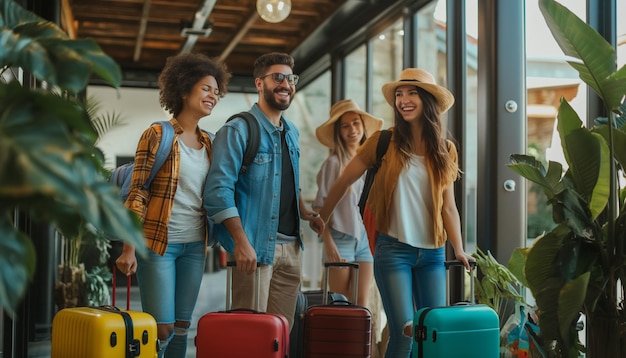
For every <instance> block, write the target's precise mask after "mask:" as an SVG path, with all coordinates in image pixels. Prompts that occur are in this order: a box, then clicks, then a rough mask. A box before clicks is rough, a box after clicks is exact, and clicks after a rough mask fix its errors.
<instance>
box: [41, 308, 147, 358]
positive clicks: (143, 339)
mask: <svg viewBox="0 0 626 358" xmlns="http://www.w3.org/2000/svg"><path fill="white" fill-rule="evenodd" d="M127 333H129V336H128V337H127ZM129 341H130V343H128V342H129ZM157 345H158V339H157V325H156V321H155V320H154V318H153V317H152V316H151V315H149V314H147V313H144V312H137V311H124V310H119V309H117V308H115V307H113V306H104V307H75V308H64V309H62V310H60V311H59V312H57V314H56V315H55V316H54V319H53V320H52V358H87V357H89V358H100V357H101V358H115V357H120V358H127V357H150V358H155V357H157V351H158V349H157Z"/></svg>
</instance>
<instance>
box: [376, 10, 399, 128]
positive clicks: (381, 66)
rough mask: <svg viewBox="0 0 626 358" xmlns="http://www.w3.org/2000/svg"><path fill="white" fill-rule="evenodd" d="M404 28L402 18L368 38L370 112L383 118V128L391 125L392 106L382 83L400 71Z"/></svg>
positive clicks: (393, 79) (388, 80)
mask: <svg viewBox="0 0 626 358" xmlns="http://www.w3.org/2000/svg"><path fill="white" fill-rule="evenodd" d="M403 38H404V29H403V21H402V19H400V20H398V21H396V22H395V23H394V24H393V25H391V26H390V27H388V28H387V29H385V30H383V31H382V32H380V33H379V34H378V35H376V36H375V37H373V38H372V39H371V40H370V46H372V57H373V64H372V112H373V113H374V114H376V115H377V116H379V117H381V118H383V119H384V120H385V124H384V125H383V128H387V127H390V126H392V125H393V108H392V107H391V106H390V105H389V104H388V103H387V101H385V98H384V97H383V95H382V91H381V88H382V86H383V84H385V83H387V82H391V81H395V80H397V79H398V76H400V72H402V57H403Z"/></svg>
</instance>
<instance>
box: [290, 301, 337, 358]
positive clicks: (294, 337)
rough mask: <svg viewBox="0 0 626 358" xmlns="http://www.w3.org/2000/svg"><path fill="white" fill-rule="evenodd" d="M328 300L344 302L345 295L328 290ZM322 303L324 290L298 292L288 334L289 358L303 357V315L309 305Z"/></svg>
mask: <svg viewBox="0 0 626 358" xmlns="http://www.w3.org/2000/svg"><path fill="white" fill-rule="evenodd" d="M327 299H328V302H334V301H341V302H346V301H347V300H348V299H347V298H346V296H344V295H342V294H340V293H335V292H328V298H327ZM323 303H324V290H310V291H303V292H300V293H298V299H297V301H296V313H295V314H294V319H293V327H291V334H290V336H289V358H302V357H304V317H305V315H306V310H307V309H308V308H309V307H311V306H317V305H321V304H323Z"/></svg>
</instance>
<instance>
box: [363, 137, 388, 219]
mask: <svg viewBox="0 0 626 358" xmlns="http://www.w3.org/2000/svg"><path fill="white" fill-rule="evenodd" d="M390 141H391V131H390V130H389V129H385V130H382V131H380V137H378V144H376V164H374V166H373V167H371V168H370V169H368V170H367V174H365V184H363V191H362V192H361V197H360V198H359V212H360V213H361V217H363V212H364V211H365V203H366V202H367V197H368V196H369V193H370V189H371V188H372V183H373V182H374V176H375V175H376V172H378V169H379V168H380V165H381V163H382V161H383V156H384V155H385V153H387V148H389V142H390Z"/></svg>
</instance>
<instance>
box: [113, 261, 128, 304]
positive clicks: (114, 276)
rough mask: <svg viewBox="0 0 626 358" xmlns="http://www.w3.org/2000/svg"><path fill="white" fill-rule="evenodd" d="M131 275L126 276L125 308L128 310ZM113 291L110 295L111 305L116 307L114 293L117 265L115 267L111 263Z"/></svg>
mask: <svg viewBox="0 0 626 358" xmlns="http://www.w3.org/2000/svg"><path fill="white" fill-rule="evenodd" d="M130 281H131V277H130V275H127V276H126V310H127V311H130V286H131V282H130ZM112 285H113V290H112V291H113V292H112V295H111V296H112V297H111V306H113V307H117V306H116V305H115V295H116V290H117V267H115V265H113V282H112Z"/></svg>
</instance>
